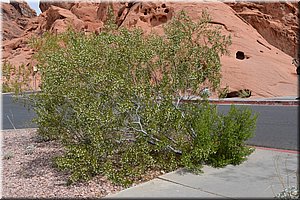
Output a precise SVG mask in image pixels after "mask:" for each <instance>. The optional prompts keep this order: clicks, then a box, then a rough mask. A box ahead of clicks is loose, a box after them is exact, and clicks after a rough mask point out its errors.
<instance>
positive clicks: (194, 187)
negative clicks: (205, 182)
mask: <svg viewBox="0 0 300 200" xmlns="http://www.w3.org/2000/svg"><path fill="white" fill-rule="evenodd" d="M157 179H160V180H163V181H167V182H170V183H174V184H176V185H181V186H184V187H187V188H190V189H194V190H199V191H202V192H206V193H209V194H212V195H216V196H219V197H223V198H227V199H236V198H232V197H227V196H223V195H221V194H216V193H214V192H210V191H206V190H203V189H201V188H196V187H192V186H189V185H185V184H182V183H178V182H176V181H172V180H169V179H165V178H162V177H157Z"/></svg>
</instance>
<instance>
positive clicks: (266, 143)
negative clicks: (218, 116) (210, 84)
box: [218, 105, 299, 150]
mask: <svg viewBox="0 0 300 200" xmlns="http://www.w3.org/2000/svg"><path fill="white" fill-rule="evenodd" d="M237 107H238V108H242V109H244V108H246V107H248V108H250V109H251V110H252V111H253V112H254V113H257V114H258V118H257V123H256V132H255V136H254V137H253V138H251V139H249V140H248V141H247V144H250V145H255V146H262V147H271V148H278V149H288V150H299V145H298V141H299V134H298V106H282V105H276V106H270V105H268V106H263V105H237ZM229 109H230V106H228V105H218V110H219V112H224V113H227V112H228V111H229Z"/></svg>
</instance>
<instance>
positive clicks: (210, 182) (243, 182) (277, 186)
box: [106, 147, 299, 198]
mask: <svg viewBox="0 0 300 200" xmlns="http://www.w3.org/2000/svg"><path fill="white" fill-rule="evenodd" d="M298 153H299V152H295V151H285V150H277V149H267V148H260V147H256V149H255V151H254V152H253V153H252V154H251V155H250V156H249V157H248V159H247V160H246V161H245V162H243V163H242V164H240V165H237V166H232V165H228V166H226V167H224V168H212V167H209V166H204V167H203V172H204V173H203V174H200V175H195V174H192V173H189V172H188V171H186V170H184V169H179V170H177V171H174V172H171V173H167V174H164V175H162V176H159V177H158V178H155V179H153V180H151V181H148V182H146V183H142V184H140V185H137V186H134V187H131V188H128V189H125V190H123V191H121V192H119V193H117V194H111V195H109V196H107V197H106V198H114V197H115V198H121V197H128V198H139V197H148V198H150V197H151V198H154V197H173V198H174V197H178V198H183V197H186V198H187V197H196V198H204V197H206V198H207V197H213V198H255V197H265V198H273V197H274V196H275V195H276V194H278V193H279V192H281V191H283V188H284V187H288V186H297V183H298V180H297V172H298Z"/></svg>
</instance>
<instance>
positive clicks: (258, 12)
mask: <svg viewBox="0 0 300 200" xmlns="http://www.w3.org/2000/svg"><path fill="white" fill-rule="evenodd" d="M228 5H230V6H231V7H232V8H233V9H234V10H235V11H236V12H237V14H238V15H239V16H241V17H242V18H243V19H245V20H246V21H247V22H248V23H250V24H251V25H252V26H253V27H254V28H255V29H256V30H257V31H258V32H259V33H260V34H261V35H262V36H263V37H264V38H265V39H266V40H267V41H268V42H269V43H270V44H271V45H273V46H275V47H277V48H279V49H281V50H282V51H283V52H285V53H286V54H288V55H290V56H292V57H296V51H297V44H296V43H297V33H298V30H299V24H298V21H299V20H298V17H297V16H298V9H297V3H292V2H280V3H257V2H256V3H255V2H239V3H229V4H228Z"/></svg>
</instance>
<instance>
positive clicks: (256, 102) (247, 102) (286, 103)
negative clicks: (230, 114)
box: [182, 99, 299, 106]
mask: <svg viewBox="0 0 300 200" xmlns="http://www.w3.org/2000/svg"><path fill="white" fill-rule="evenodd" d="M202 101H205V100H201V99H194V100H182V102H184V103H192V102H194V103H197V102H202ZM208 101H209V102H210V103H211V104H221V105H222V104H223V105H226V104H245V105H283V106H298V105H299V100H265V99H262V100H255V99H253V100H243V99H241V100H239V99H237V100H235V99H234V100H227V99H226V100H225V99H224V100H223V99H208Z"/></svg>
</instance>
